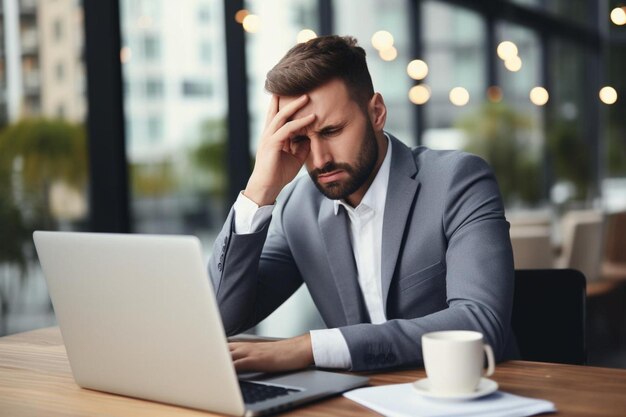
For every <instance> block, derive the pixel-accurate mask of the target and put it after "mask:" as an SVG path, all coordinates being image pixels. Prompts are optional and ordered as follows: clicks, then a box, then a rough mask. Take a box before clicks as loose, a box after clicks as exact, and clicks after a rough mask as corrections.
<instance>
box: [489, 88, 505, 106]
mask: <svg viewBox="0 0 626 417" xmlns="http://www.w3.org/2000/svg"><path fill="white" fill-rule="evenodd" d="M502 97H503V94H502V89H501V88H500V87H498V86H497V85H492V86H491V87H489V88H487V98H488V99H489V101H491V102H492V103H499V102H501V101H502Z"/></svg>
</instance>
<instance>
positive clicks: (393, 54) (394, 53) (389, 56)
mask: <svg viewBox="0 0 626 417" xmlns="http://www.w3.org/2000/svg"><path fill="white" fill-rule="evenodd" d="M378 55H380V58H381V59H382V60H383V61H393V60H394V59H396V58H397V57H398V50H397V49H396V48H394V47H393V46H392V47H389V48H387V49H383V50H381V51H380V52H379V53H378Z"/></svg>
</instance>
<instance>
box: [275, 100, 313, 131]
mask: <svg viewBox="0 0 626 417" xmlns="http://www.w3.org/2000/svg"><path fill="white" fill-rule="evenodd" d="M277 101H278V100H277ZM308 101H309V96H307V95H306V94H305V95H302V96H300V97H298V98H297V99H295V100H293V101H292V102H290V103H289V104H287V105H286V106H284V107H283V108H282V109H280V110H278V113H276V115H275V116H274V117H273V118H272V120H271V122H270V123H269V124H268V126H267V129H268V132H269V133H270V134H273V133H275V132H276V131H277V130H278V129H280V128H281V127H282V126H283V125H285V124H286V123H287V120H288V119H289V118H290V117H291V116H293V115H294V114H296V112H297V111H298V110H300V109H301V108H302V107H304V105H305V104H306V103H307V102H308Z"/></svg>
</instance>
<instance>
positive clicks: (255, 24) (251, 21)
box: [242, 14, 261, 33]
mask: <svg viewBox="0 0 626 417" xmlns="http://www.w3.org/2000/svg"><path fill="white" fill-rule="evenodd" d="M242 24H243V30H245V31H246V32H248V33H256V32H258V31H259V29H260V28H261V18H260V17H259V16H257V15H255V14H249V15H247V16H246V17H244V19H243V22H242Z"/></svg>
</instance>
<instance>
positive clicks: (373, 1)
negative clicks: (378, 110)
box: [333, 0, 418, 145]
mask: <svg viewBox="0 0 626 417" xmlns="http://www.w3.org/2000/svg"><path fill="white" fill-rule="evenodd" d="M406 3H407V2H406V1H403V0H364V1H360V2H359V7H358V8H355V7H354V4H355V3H354V2H346V1H342V0H335V1H334V2H333V7H334V10H335V26H336V28H335V32H336V33H340V34H350V35H352V36H354V37H356V38H357V40H358V41H359V45H361V47H363V48H364V49H365V52H366V54H367V65H368V67H369V70H370V73H371V76H372V82H373V84H374V91H378V92H380V93H381V94H382V96H383V98H384V100H385V104H386V105H387V123H386V125H385V129H386V130H387V131H389V132H390V133H392V134H393V135H395V136H397V137H398V139H400V140H402V141H403V142H405V143H407V144H408V145H414V144H415V143H416V138H415V136H414V132H415V130H414V116H413V114H414V113H413V107H412V104H411V102H410V101H409V99H408V94H409V89H410V88H411V84H412V83H411V79H410V78H409V76H408V75H407V72H406V67H407V65H408V63H409V62H410V61H411V60H413V59H415V58H418V57H413V56H411V54H410V50H411V48H410V39H409V20H408V19H407V4H406ZM378 31H386V32H388V33H390V34H391V36H392V37H393V46H392V48H390V49H392V51H394V52H393V54H392V56H390V57H383V55H384V53H382V52H379V51H378V50H377V49H376V48H374V46H373V44H372V37H373V35H374V34H375V33H376V32H378Z"/></svg>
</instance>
